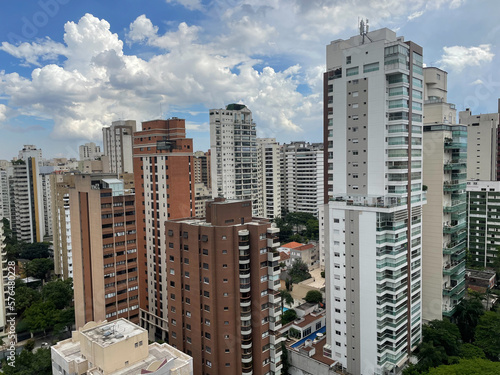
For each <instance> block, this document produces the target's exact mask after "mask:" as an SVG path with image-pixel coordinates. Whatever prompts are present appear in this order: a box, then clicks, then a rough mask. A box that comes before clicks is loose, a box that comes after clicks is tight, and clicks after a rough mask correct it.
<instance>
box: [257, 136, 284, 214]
mask: <svg viewBox="0 0 500 375" xmlns="http://www.w3.org/2000/svg"><path fill="white" fill-rule="evenodd" d="M257 152H258V157H257V163H258V164H257V165H258V171H259V174H258V185H259V199H260V202H261V203H260V207H261V212H260V213H259V216H260V217H266V218H268V219H274V218H275V217H280V216H281V171H280V145H279V143H278V142H276V138H257Z"/></svg>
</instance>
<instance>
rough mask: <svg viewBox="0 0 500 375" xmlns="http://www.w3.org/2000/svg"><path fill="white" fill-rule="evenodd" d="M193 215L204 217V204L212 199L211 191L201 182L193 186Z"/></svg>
mask: <svg viewBox="0 0 500 375" xmlns="http://www.w3.org/2000/svg"><path fill="white" fill-rule="evenodd" d="M194 195H195V196H194V199H195V215H194V216H196V217H205V212H206V211H205V209H206V207H205V206H206V202H207V201H209V200H211V199H212V190H210V189H209V188H207V186H206V185H205V184H204V183H202V182H197V183H195V184H194Z"/></svg>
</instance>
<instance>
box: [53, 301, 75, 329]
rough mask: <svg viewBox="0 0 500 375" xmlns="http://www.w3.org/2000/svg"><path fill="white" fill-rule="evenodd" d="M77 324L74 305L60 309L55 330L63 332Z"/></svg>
mask: <svg viewBox="0 0 500 375" xmlns="http://www.w3.org/2000/svg"><path fill="white" fill-rule="evenodd" d="M74 324H75V309H74V308H73V307H71V308H69V309H64V310H61V311H58V314H57V317H56V324H54V332H55V333H60V332H63V331H64V330H65V329H66V328H67V329H69V330H71V328H72V327H73V325H74Z"/></svg>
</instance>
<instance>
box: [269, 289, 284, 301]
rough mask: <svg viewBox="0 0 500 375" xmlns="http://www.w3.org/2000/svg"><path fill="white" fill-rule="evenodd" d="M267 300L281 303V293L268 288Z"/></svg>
mask: <svg viewBox="0 0 500 375" xmlns="http://www.w3.org/2000/svg"><path fill="white" fill-rule="evenodd" d="M268 296H269V302H270V303H281V295H280V293H279V292H274V291H273V290H268Z"/></svg>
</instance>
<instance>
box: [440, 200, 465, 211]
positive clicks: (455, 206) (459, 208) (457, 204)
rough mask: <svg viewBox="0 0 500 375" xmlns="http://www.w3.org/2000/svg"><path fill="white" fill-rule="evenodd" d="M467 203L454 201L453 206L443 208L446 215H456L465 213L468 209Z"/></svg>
mask: <svg viewBox="0 0 500 375" xmlns="http://www.w3.org/2000/svg"><path fill="white" fill-rule="evenodd" d="M466 205H467V204H466V202H465V201H461V200H454V201H452V202H451V204H449V205H446V206H443V212H444V213H454V212H461V211H464V210H465V208H466Z"/></svg>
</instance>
